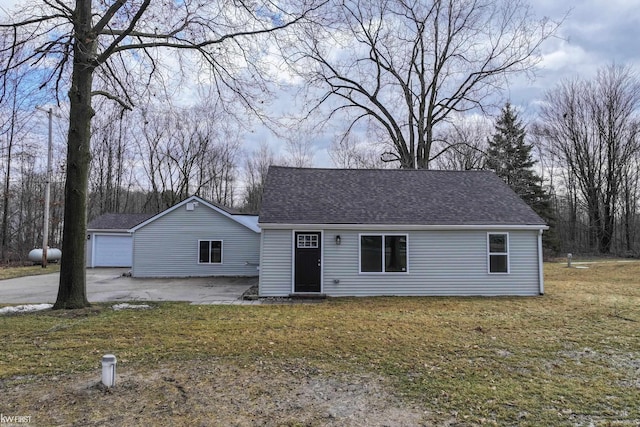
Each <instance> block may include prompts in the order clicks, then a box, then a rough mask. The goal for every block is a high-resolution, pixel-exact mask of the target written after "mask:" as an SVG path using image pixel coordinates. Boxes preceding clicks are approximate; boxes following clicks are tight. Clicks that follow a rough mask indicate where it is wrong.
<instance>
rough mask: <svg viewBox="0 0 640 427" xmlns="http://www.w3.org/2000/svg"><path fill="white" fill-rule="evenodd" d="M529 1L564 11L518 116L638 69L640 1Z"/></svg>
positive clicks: (546, 10)
mask: <svg viewBox="0 0 640 427" xmlns="http://www.w3.org/2000/svg"><path fill="white" fill-rule="evenodd" d="M26 1H30V2H31V1H33V0H26ZM23 2H24V0H23ZM19 3H21V2H20V1H15V0H0V7H2V8H4V9H5V10H6V9H7V8H8V7H9V6H10V5H12V4H19ZM25 4H26V3H25ZM531 4H532V6H533V8H534V10H535V11H536V13H537V14H538V15H539V16H540V17H542V16H549V17H551V18H554V19H559V18H561V17H562V16H563V15H565V14H568V15H567V16H566V18H565V21H564V23H563V25H562V27H561V28H560V30H559V32H558V34H557V36H556V37H555V38H554V39H552V40H549V41H548V42H546V43H545V44H544V45H543V47H542V53H543V60H542V62H541V64H540V67H539V69H538V71H537V78H536V80H535V81H533V82H532V81H529V80H526V79H518V80H517V81H513V82H512V84H511V86H510V88H509V92H508V93H507V94H505V96H506V97H508V98H509V99H510V100H511V102H512V104H514V105H515V106H516V107H517V108H518V109H519V111H520V112H521V113H522V114H523V115H525V116H533V115H535V112H536V104H537V103H538V102H539V100H540V99H542V97H543V96H544V92H545V91H546V90H548V89H550V88H553V86H554V85H556V84H557V83H559V82H560V81H561V80H562V79H564V78H571V77H575V76H580V77H591V76H593V75H594V74H595V72H596V70H597V69H598V68H600V67H602V66H606V65H608V64H611V63H614V62H615V63H616V64H626V65H631V66H633V67H634V68H635V69H636V70H637V71H639V72H640V0H564V1H562V0H531ZM0 13H1V12H0ZM279 101H280V102H283V101H285V100H279ZM261 140H266V141H268V142H270V143H272V144H273V145H274V147H275V148H276V150H279V149H280V148H281V147H282V144H281V143H279V142H278V141H277V140H276V139H275V138H274V137H273V136H271V135H269V133H268V132H267V131H266V130H263V129H256V131H255V132H253V133H251V134H248V135H247V136H246V146H251V145H254V144H255V143H257V142H260V141H261ZM314 144H315V145H316V147H317V151H316V153H315V165H316V166H331V163H330V160H329V158H328V155H327V153H326V148H327V145H328V140H327V139H324V138H318V140H317V141H314Z"/></svg>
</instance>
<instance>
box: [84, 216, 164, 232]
mask: <svg viewBox="0 0 640 427" xmlns="http://www.w3.org/2000/svg"><path fill="white" fill-rule="evenodd" d="M152 216H153V215H152V214H123V213H108V214H103V215H100V216H99V217H97V218H95V219H94V220H92V221H90V222H89V224H87V229H88V230H128V229H130V228H132V227H135V226H136V225H138V224H140V223H141V222H143V221H146V220H148V219H149V218H151V217H152Z"/></svg>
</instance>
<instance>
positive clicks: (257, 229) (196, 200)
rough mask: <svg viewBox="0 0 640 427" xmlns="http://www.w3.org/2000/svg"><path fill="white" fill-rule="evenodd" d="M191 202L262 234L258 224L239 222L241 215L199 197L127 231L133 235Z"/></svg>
mask: <svg viewBox="0 0 640 427" xmlns="http://www.w3.org/2000/svg"><path fill="white" fill-rule="evenodd" d="M189 202H198V203H202V204H203V205H205V206H206V207H208V208H210V209H213V210H214V211H216V212H218V213H219V214H220V215H222V216H226V217H227V218H229V219H231V220H233V221H235V222H237V223H238V224H240V225H242V226H244V227H247V228H248V229H249V230H251V231H253V232H255V233H260V227H259V226H258V224H257V223H256V224H255V225H253V224H251V223H249V222H248V221H239V220H238V218H237V217H239V216H241V215H232V214H230V213H228V212H226V211H224V210H222V209H220V208H218V207H217V206H214V205H212V204H211V203H209V202H207V201H206V200H204V199H201V198H200V197H198V196H190V197H187V198H186V199H184V200H183V201H181V202H180V203H178V204H176V205H173V206H171V207H170V208H168V209H165V210H163V211H162V212H160V213H159V214H157V215H154V216H152V217H151V218H149V219H148V220H146V221H144V222H141V223H140V224H138V225H136V226H135V227H133V228H131V229H130V230H127V231H128V232H129V233H133V232H135V231H136V230H139V229H140V228H142V227H144V226H146V225H147V224H149V223H151V222H153V221H155V220H157V219H158V218H162V217H163V216H165V215H166V214H168V213H170V212H173V211H174V210H176V209H179V208H181V207H182V206H184V205H186V204H187V203H189Z"/></svg>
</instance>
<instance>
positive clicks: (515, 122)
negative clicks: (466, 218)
mask: <svg viewBox="0 0 640 427" xmlns="http://www.w3.org/2000/svg"><path fill="white" fill-rule="evenodd" d="M526 135H527V133H526V130H525V128H524V125H523V124H522V122H521V121H520V119H519V118H518V114H517V113H516V111H515V110H514V109H513V107H512V106H511V104H509V103H507V104H506V105H505V106H504V108H503V109H502V114H501V115H500V117H499V118H498V120H497V121H496V125H495V133H494V134H493V136H492V137H491V138H490V139H489V140H488V144H489V147H488V150H487V158H486V163H485V167H486V168H487V169H491V170H493V171H494V172H495V173H496V175H498V176H499V177H500V178H502V179H503V180H504V181H505V182H506V183H507V185H509V187H511V188H512V189H513V191H515V192H516V194H518V195H519V196H520V197H521V198H522V200H524V201H525V202H526V203H527V204H528V205H529V206H531V208H532V209H533V210H534V211H535V212H536V213H537V214H538V215H540V217H542V219H544V220H545V221H546V222H547V224H548V225H549V226H550V230H549V231H547V232H545V234H544V239H543V240H544V246H545V247H546V248H547V249H550V250H553V251H556V249H557V246H558V245H557V240H556V238H555V233H554V232H553V224H554V220H553V213H552V208H551V198H550V197H549V194H548V193H547V192H546V191H545V190H544V188H543V187H542V179H541V178H540V177H539V176H538V175H537V174H536V172H535V171H534V170H533V166H534V165H535V161H534V160H533V158H532V156H531V149H532V148H533V147H532V146H531V145H529V144H527V143H526V142H525V137H526Z"/></svg>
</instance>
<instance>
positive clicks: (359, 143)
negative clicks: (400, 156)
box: [329, 133, 390, 169]
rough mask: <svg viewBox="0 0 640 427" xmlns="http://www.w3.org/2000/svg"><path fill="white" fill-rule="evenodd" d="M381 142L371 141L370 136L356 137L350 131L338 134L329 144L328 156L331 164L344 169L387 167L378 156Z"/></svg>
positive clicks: (381, 149) (380, 150) (387, 164)
mask: <svg viewBox="0 0 640 427" xmlns="http://www.w3.org/2000/svg"><path fill="white" fill-rule="evenodd" d="M381 145H382V144H380V143H375V142H371V138H366V137H365V138H362V140H359V139H357V137H356V136H355V135H353V134H351V133H348V134H346V135H339V136H337V137H336V139H335V140H334V141H333V142H332V143H331V145H330V146H329V157H331V161H333V164H334V165H335V166H337V167H339V168H344V169H383V168H386V167H389V165H390V163H385V162H383V161H382V159H381V158H380V154H379V153H380V152H382V151H384V149H383V148H382V147H381Z"/></svg>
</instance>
